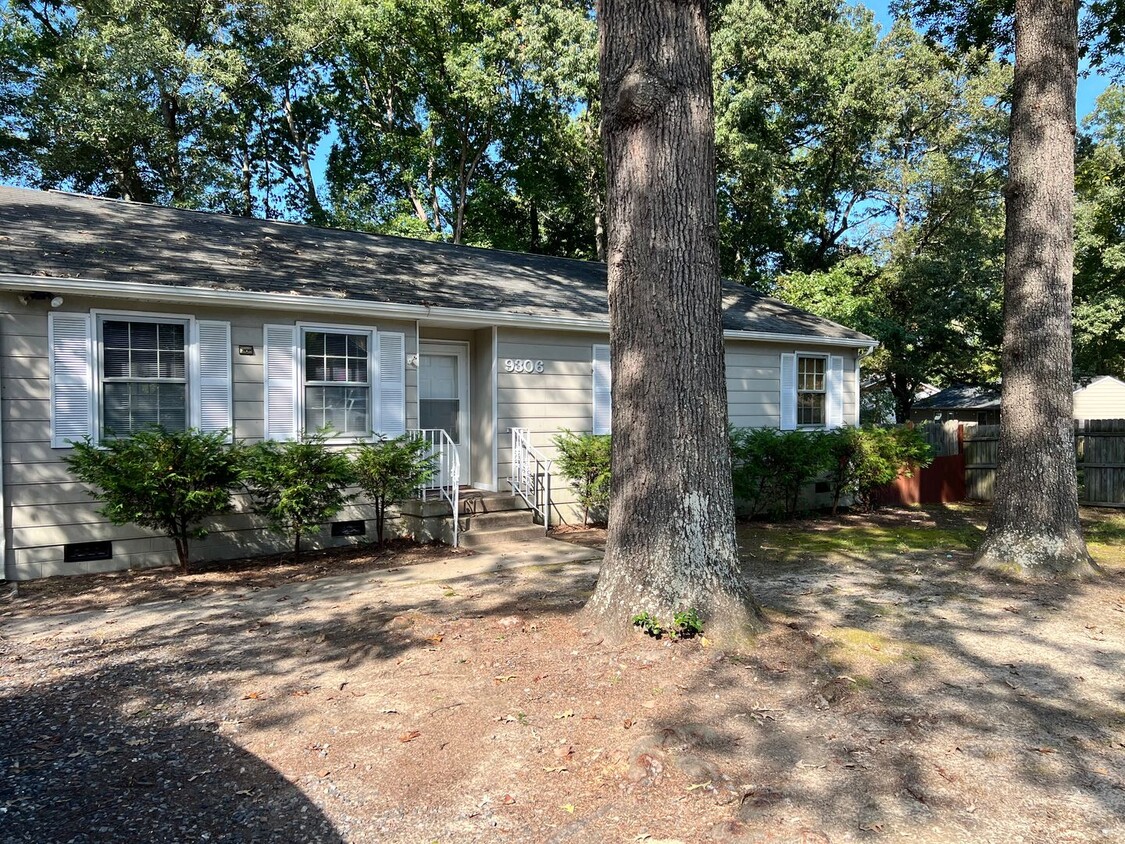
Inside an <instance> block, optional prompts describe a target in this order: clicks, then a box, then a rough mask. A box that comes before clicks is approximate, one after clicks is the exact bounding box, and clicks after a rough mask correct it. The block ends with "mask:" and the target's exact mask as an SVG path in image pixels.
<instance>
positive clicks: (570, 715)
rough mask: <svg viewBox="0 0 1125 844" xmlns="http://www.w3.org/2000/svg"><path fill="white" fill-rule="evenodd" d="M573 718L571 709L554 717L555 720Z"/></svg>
mask: <svg viewBox="0 0 1125 844" xmlns="http://www.w3.org/2000/svg"><path fill="white" fill-rule="evenodd" d="M573 717H574V710H573V709H568V710H566V712H560V713H559V714H558V715H556V716H555V718H573Z"/></svg>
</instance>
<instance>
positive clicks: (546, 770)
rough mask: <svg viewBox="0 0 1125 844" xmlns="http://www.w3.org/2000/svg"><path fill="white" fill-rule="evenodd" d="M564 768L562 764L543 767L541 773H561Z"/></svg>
mask: <svg viewBox="0 0 1125 844" xmlns="http://www.w3.org/2000/svg"><path fill="white" fill-rule="evenodd" d="M565 770H566V768H565V767H563V766H559V767H558V768H544V769H543V773H545V774H561V773H562V772H563V771H565Z"/></svg>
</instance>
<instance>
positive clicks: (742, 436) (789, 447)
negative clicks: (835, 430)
mask: <svg viewBox="0 0 1125 844" xmlns="http://www.w3.org/2000/svg"><path fill="white" fill-rule="evenodd" d="M730 444H731V479H732V481H733V484H734V497H735V500H737V501H739V502H741V503H743V504H744V505H745V506H746V507H747V508H748V509H749V515H750V516H756V515H759V514H761V513H770V514H772V515H778V514H784V515H785V516H786V517H792V516H793V515H794V514H795V513H796V512H797V506H798V504H799V503H800V497H801V487H802V486H804V485H805V484H807V483H808V482H809V481H811V480H813V479H814V478H816V477H817V476H818V475H819V474H821V473H822V472H823V471H824V470H825V469H826V468H827V466H828V449H827V446H826V443H825V433H824V432H822V431H779V430H777V429H775V428H734V429H732V430H731V432H730Z"/></svg>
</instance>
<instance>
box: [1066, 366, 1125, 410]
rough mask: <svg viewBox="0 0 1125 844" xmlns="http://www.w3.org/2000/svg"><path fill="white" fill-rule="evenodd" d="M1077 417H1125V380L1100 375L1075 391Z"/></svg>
mask: <svg viewBox="0 0 1125 844" xmlns="http://www.w3.org/2000/svg"><path fill="white" fill-rule="evenodd" d="M1074 418H1075V419H1125V381H1122V380H1121V379H1119V378H1114V377H1113V376H1112V375H1100V376H1098V377H1096V378H1093V379H1091V380H1090V381H1087V382H1086V383H1084V384H1083V385H1082V386H1080V387H1078V388H1077V389H1076V390H1075V391H1074Z"/></svg>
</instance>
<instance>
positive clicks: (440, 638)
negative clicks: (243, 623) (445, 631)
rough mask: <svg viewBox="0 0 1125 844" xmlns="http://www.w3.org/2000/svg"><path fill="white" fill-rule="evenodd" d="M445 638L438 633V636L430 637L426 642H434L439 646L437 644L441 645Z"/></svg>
mask: <svg viewBox="0 0 1125 844" xmlns="http://www.w3.org/2000/svg"><path fill="white" fill-rule="evenodd" d="M444 638H445V636H443V635H442V634H441V633H438V634H437V635H436V636H430V637H428V638H427V639H426V641H427V642H433V643H434V644H435V645H437V644H439V643H440V642H441V640H442V639H444Z"/></svg>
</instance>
